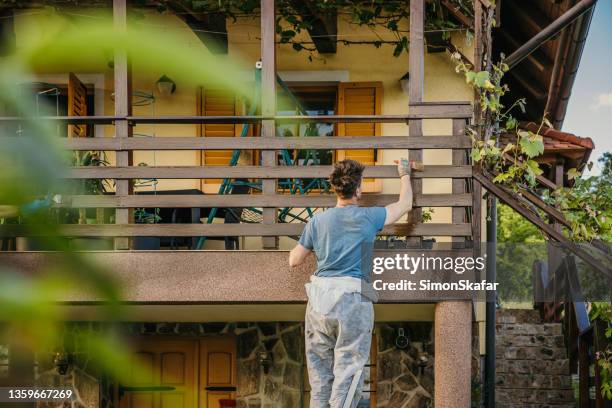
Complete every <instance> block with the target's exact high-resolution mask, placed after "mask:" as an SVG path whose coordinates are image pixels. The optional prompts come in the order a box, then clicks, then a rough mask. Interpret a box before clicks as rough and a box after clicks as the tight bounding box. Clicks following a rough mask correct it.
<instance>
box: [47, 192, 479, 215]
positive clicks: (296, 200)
mask: <svg viewBox="0 0 612 408" xmlns="http://www.w3.org/2000/svg"><path fill="white" fill-rule="evenodd" d="M395 201H397V194H364V195H363V196H362V197H361V200H360V202H359V203H360V205H362V206H365V207H371V206H385V205H387V204H390V203H393V202H395ZM246 205H248V206H249V207H254V208H262V207H293V208H306V207H309V208H319V207H321V208H323V207H334V206H335V205H336V196H335V195H333V194H322V195H306V196H303V195H285V194H277V195H275V196H266V195H263V194H237V195H217V194H211V195H149V194H146V195H145V194H142V195H131V196H125V197H120V196H112V195H77V196H69V197H65V198H64V203H62V204H60V205H58V207H72V208H140V207H147V208H148V207H157V208H197V207H200V208H223V207H229V208H232V207H233V208H242V207H244V206H246ZM414 205H415V206H417V207H468V206H471V205H472V198H471V194H467V193H464V194H420V195H417V196H416V197H415V198H414ZM453 211H454V210H453ZM461 211H462V212H463V213H465V210H464V209H461Z"/></svg>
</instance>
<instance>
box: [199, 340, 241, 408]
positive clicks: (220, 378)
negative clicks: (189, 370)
mask: <svg viewBox="0 0 612 408" xmlns="http://www.w3.org/2000/svg"><path fill="white" fill-rule="evenodd" d="M235 397H236V338H235V337H233V336H220V337H209V338H204V339H202V341H201V342H200V408H218V407H219V400H222V399H234V398H235Z"/></svg>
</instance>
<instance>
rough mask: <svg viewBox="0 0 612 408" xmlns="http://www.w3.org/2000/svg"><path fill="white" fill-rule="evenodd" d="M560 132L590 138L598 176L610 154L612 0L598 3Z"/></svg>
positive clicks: (611, 118)
mask: <svg viewBox="0 0 612 408" xmlns="http://www.w3.org/2000/svg"><path fill="white" fill-rule="evenodd" d="M562 130H563V131H565V132H570V133H573V134H575V135H578V136H583V137H590V138H591V139H593V142H595V150H594V151H593V152H592V153H591V159H590V160H591V161H592V162H593V164H594V166H593V169H592V171H591V172H590V174H598V173H599V172H600V169H599V168H598V163H597V159H598V158H599V157H601V155H602V154H603V153H604V152H606V151H612V0H599V1H598V2H597V6H596V8H595V15H594V16H593V20H592V22H591V28H590V30H589V35H588V37H587V42H586V45H585V48H584V52H583V54H582V60H581V62H580V67H579V69H578V75H577V77H576V81H575V82H574V87H573V89H572V96H571V98H570V102H569V106H568V109H567V114H566V116H565V122H564V123H563V129H562Z"/></svg>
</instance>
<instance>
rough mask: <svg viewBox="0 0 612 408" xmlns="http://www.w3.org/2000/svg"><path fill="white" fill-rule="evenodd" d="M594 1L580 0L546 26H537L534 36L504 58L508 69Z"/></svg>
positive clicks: (587, 9) (575, 17)
mask: <svg viewBox="0 0 612 408" xmlns="http://www.w3.org/2000/svg"><path fill="white" fill-rule="evenodd" d="M596 3H597V0H580V1H579V2H578V3H576V5H574V6H573V7H572V8H570V9H569V10H567V11H566V12H565V13H563V14H562V15H561V16H559V17H558V18H557V19H556V20H555V21H553V22H552V23H550V24H549V25H548V26H546V27H544V28H543V29H542V28H541V27H538V30H539V31H538V33H537V34H536V35H535V36H533V37H532V38H531V39H530V40H529V41H527V42H526V43H525V44H523V45H522V46H521V47H520V48H519V49H517V50H516V51H514V52H513V53H512V54H510V56H508V58H506V64H508V66H509V67H510V69H512V68H513V67H515V66H516V65H517V64H518V63H519V62H521V61H522V60H523V59H525V58H526V57H527V56H528V55H529V54H531V53H532V52H534V51H535V50H537V49H538V48H539V47H540V46H541V45H542V44H544V43H545V42H546V41H548V40H550V39H551V38H553V37H554V36H555V35H557V34H558V33H559V32H560V31H561V30H563V29H564V28H565V27H567V26H568V25H570V24H572V23H573V22H574V21H575V20H576V19H577V18H578V17H580V16H581V15H583V14H584V13H586V12H587V11H589V10H590V9H591V8H592V7H593V6H595V4H596Z"/></svg>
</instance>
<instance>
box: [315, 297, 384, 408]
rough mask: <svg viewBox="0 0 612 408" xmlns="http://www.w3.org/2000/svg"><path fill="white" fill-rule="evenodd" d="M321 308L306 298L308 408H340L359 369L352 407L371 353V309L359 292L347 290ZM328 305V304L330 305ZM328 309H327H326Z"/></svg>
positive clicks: (355, 403)
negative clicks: (359, 373) (359, 376)
mask: <svg viewBox="0 0 612 408" xmlns="http://www.w3.org/2000/svg"><path fill="white" fill-rule="evenodd" d="M335 300H336V301H335V304H334V305H333V306H332V307H331V309H330V308H329V307H325V308H323V309H321V308H319V307H317V306H318V305H316V304H313V303H314V302H318V301H320V302H326V301H327V302H329V297H328V298H327V299H321V298H319V299H316V298H315V299H313V298H311V299H309V301H308V306H307V308H306V361H307V363H308V377H309V380H310V388H311V391H310V408H342V407H343V404H344V400H345V399H346V398H347V393H348V391H349V387H350V385H351V382H352V381H353V377H354V376H355V374H356V373H357V372H358V371H359V370H362V374H361V378H360V380H359V385H358V387H357V390H356V392H355V395H354V398H353V402H352V404H351V408H354V407H356V406H357V404H358V403H359V399H360V397H361V389H362V388H363V380H364V373H363V368H364V366H365V364H366V363H367V361H368V357H369V354H370V343H371V341H372V329H373V326H374V308H373V306H372V302H370V301H369V300H367V299H366V298H364V297H362V295H361V294H360V293H358V292H346V293H342V294H340V295H339V296H338V297H337V298H336V299H335ZM330 306H331V305H330ZM328 309H329V310H328Z"/></svg>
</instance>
